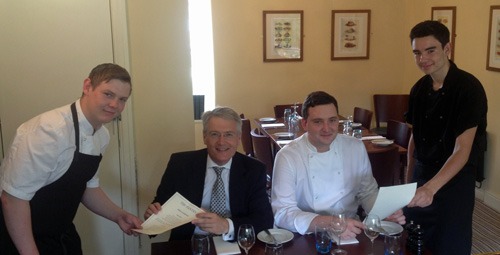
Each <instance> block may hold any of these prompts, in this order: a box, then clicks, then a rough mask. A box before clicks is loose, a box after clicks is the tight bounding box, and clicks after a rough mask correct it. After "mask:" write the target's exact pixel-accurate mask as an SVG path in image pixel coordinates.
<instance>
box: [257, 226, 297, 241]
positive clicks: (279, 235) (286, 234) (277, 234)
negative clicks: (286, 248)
mask: <svg viewBox="0 0 500 255" xmlns="http://www.w3.org/2000/svg"><path fill="white" fill-rule="evenodd" d="M269 232H271V234H272V235H273V236H274V239H276V241H278V242H279V243H286V242H289V241H290V240H292V239H293V233H292V232H290V231H288V230H286V229H279V228H272V229H269ZM257 238H258V239H259V240H261V241H262V242H264V243H273V240H272V239H271V237H270V236H269V235H268V234H267V233H266V232H264V230H262V231H260V232H259V234H257Z"/></svg>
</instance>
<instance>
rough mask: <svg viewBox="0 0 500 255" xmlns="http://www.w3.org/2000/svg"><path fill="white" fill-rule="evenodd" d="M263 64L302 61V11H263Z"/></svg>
mask: <svg viewBox="0 0 500 255" xmlns="http://www.w3.org/2000/svg"><path fill="white" fill-rule="evenodd" d="M263 31H264V40H263V42H264V46H263V48H264V62H279V61H302V60H303V55H304V41H303V38H304V36H303V34H304V11H301V10H292V11H263Z"/></svg>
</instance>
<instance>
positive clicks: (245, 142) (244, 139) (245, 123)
mask: <svg viewBox="0 0 500 255" xmlns="http://www.w3.org/2000/svg"><path fill="white" fill-rule="evenodd" d="M242 115H243V114H242ZM240 116H241V115H240ZM251 131H252V127H251V125H250V120H249V119H245V115H243V117H242V119H241V147H243V151H244V152H245V155H247V156H250V157H253V156H254V152H253V143H252V135H251V134H250V132H251Z"/></svg>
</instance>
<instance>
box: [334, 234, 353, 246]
mask: <svg viewBox="0 0 500 255" xmlns="http://www.w3.org/2000/svg"><path fill="white" fill-rule="evenodd" d="M333 240H335V243H339V237H338V236H334V237H333ZM353 243H359V241H358V239H356V237H351V238H349V239H342V242H340V245H344V244H353Z"/></svg>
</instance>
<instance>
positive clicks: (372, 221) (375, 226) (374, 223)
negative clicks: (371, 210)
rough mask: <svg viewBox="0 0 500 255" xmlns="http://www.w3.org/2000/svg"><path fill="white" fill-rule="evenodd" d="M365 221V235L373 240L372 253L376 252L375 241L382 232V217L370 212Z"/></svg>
mask: <svg viewBox="0 0 500 255" xmlns="http://www.w3.org/2000/svg"><path fill="white" fill-rule="evenodd" d="M363 223H364V224H365V235H366V236H367V237H368V238H370V241H372V253H370V254H374V252H373V242H374V240H375V238H377V237H378V235H379V234H380V228H381V226H380V218H379V217H378V216H377V215H375V214H368V216H366V218H365V220H364V221H363Z"/></svg>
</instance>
